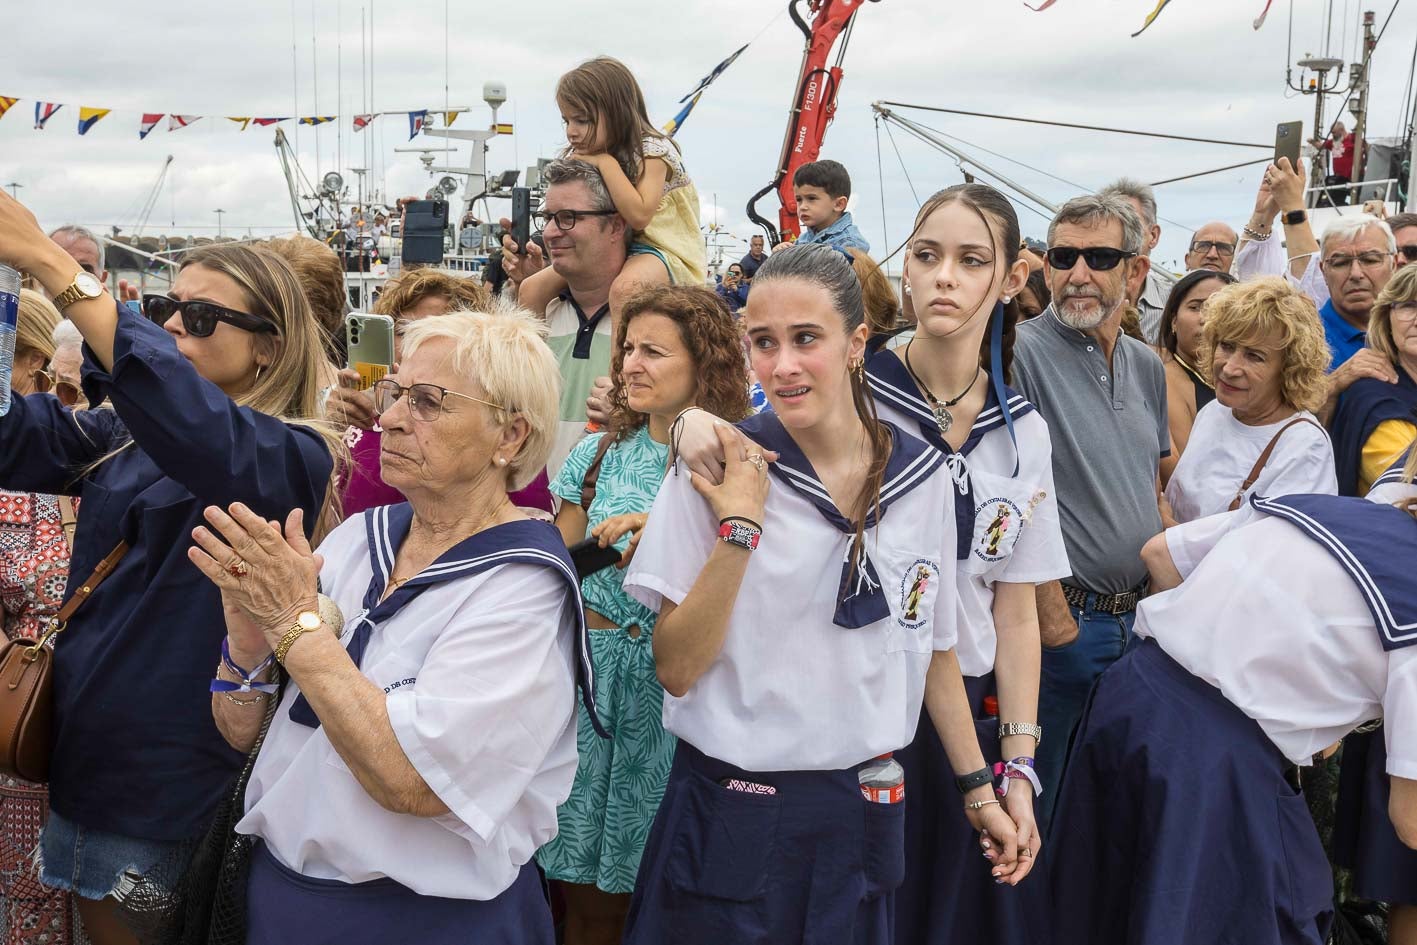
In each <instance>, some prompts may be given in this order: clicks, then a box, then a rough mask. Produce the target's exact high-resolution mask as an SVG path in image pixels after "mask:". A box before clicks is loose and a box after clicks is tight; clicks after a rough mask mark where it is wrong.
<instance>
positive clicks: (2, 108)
mask: <svg viewBox="0 0 1417 945" xmlns="http://www.w3.org/2000/svg"><path fill="white" fill-rule="evenodd" d="M18 101H19V99H17V98H9V97H7V96H4V95H0V118H4V117H5V113H6V112H8V111H9V110H10V109H11V108H12V107H13V106H14V104H15V103H16V102H18Z"/></svg>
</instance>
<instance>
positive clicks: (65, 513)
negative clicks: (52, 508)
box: [56, 495, 79, 555]
mask: <svg viewBox="0 0 1417 945" xmlns="http://www.w3.org/2000/svg"><path fill="white" fill-rule="evenodd" d="M56 498H57V499H58V500H59V522H60V524H61V525H62V526H63V528H64V540H65V541H67V542H68V543H69V554H71V555H72V554H73V553H74V532H75V531H76V530H77V529H78V527H79V518H78V516H77V515H75V514H74V500H73V499H72V498H70V497H69V496H67V495H61V496H57V497H56Z"/></svg>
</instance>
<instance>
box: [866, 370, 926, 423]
mask: <svg viewBox="0 0 1417 945" xmlns="http://www.w3.org/2000/svg"><path fill="white" fill-rule="evenodd" d="M867 377H868V379H869V381H870V385H871V392H872V393H874V394H875V395H876V396H877V397H879V398H881V399H882V400H884V401H887V402H888V403H891V404H894V405H895V406H896V407H898V408H900V409H901V410H903V411H905V412H906V413H908V414H910V415H911V416H913V417H915V418H916V419H918V420H919V421H920V422H921V423H934V422H935V415H934V414H933V413H931V412H930V410H929V408H928V407H926V406H925V401H923V400H922V399H921V398H920V396H919V395H918V394H915V393H913V392H911V391H905V390H901V389H900V388H899V387H897V386H896V385H894V384H892V383H890V382H889V381H887V380H885V379H884V378H882V377H880V376H878V375H875V374H868V375H867Z"/></svg>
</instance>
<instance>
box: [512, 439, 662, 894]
mask: <svg viewBox="0 0 1417 945" xmlns="http://www.w3.org/2000/svg"><path fill="white" fill-rule="evenodd" d="M604 435H606V434H600V435H596V436H588V437H586V438H585V439H583V440H581V441H580V443H578V444H577V445H576V447H575V448H574V449H573V450H571V455H570V456H568V457H567V458H566V462H565V465H563V466H562V467H561V472H560V474H559V475H557V477H556V479H555V481H553V482H552V483H551V491H552V492H553V493H555V494H556V495H558V496H560V497H561V498H562V499H563V500H565V501H568V502H576V503H579V502H580V499H581V482H582V480H583V479H584V478H585V474H586V470H587V469H588V468H589V467H590V464H591V462H593V461H594V459H595V452H596V450H597V449H598V448H599V446H600V437H601V436H604ZM668 459H669V447H668V446H666V445H664V444H662V443H656V442H655V441H654V440H653V439H651V438H650V435H649V429H648V427H640V429H639V430H637V431H636V432H635V433H634V434H632V435H631V436H630V437H629V438H627V439H625V440H624V441H622V442H620V443H617V444H615V445H614V446H612V447H610V449H609V450H608V451H607V452H606V454H605V458H604V460H602V461H601V464H600V479H599V481H598V482H597V484H596V491H595V499H594V500H593V501H592V502H591V504H590V508H589V509H587V510H586V511H587V518H588V523H587V526H586V537H589V536H590V530H591V529H592V528H594V527H595V526H596V525H597V524H599V523H600V522H602V521H604V520H605V519H607V518H611V517H612V516H615V515H623V514H626V513H630V512H648V511H649V509H650V506H651V505H653V504H654V497H655V495H656V494H657V493H658V492H659V484H660V482H662V481H663V479H664V471H665V466H666V465H667V464H668ZM628 544H629V538H628V537H626V538H624V539H622V540H621V541H620V542H618V543H617V544H616V547H617V548H619V549H621V550H622V551H623V550H624V548H625V546H626V545H628ZM624 577H625V572H624V571H622V570H620V569H619V568H606V569H604V570H602V571H598V572H596V573H595V574H592V575H591V576H590V577H588V578H586V579H585V580H584V581H583V582H581V593H582V596H583V597H584V598H585V605H586V607H587V608H589V609H590V610H593V611H595V612H596V613H598V614H600V615H601V616H603V617H606V618H607V619H609V620H610V621H612V622H614V623H615V624H616V625H617V628H618V629H614V630H592V631H590V648H591V655H592V658H593V659H594V660H595V677H596V685H597V689H598V691H597V693H596V709H597V711H598V712H599V714H600V718H601V720H602V721H603V722H604V723H605V726H606V728H607V729H608V730H609V731H610V734H611V735H612V736H613V737H612V738H610V739H602V738H599V737H597V736H596V734H595V731H594V730H593V729H592V728H591V726H590V720H589V719H588V718H587V716H586V712H585V708H584V707H583V706H580V705H579V703H577V711H578V713H579V718H578V721H577V747H578V748H579V750H580V764H579V765H578V766H577V768H576V778H575V781H574V783H572V785H571V796H570V797H569V798H567V800H566V803H564V804H562V805H561V807H560V809H559V810H558V811H557V814H556V820H557V827H558V831H557V834H556V837H555V838H554V839H553V840H552V841H551V842H550V843H548V844H546V846H544V847H542V848H541V849H540V851H538V852H537V854H536V858H537V861H538V862H539V863H540V864H541V868H542V869H544V870H545V871H546V875H547V876H548V877H550V878H551V879H558V880H561V881H563V882H568V883H579V884H583V885H595V886H598V887H599V888H600V889H602V890H604V891H605V892H609V893H628V892H632V891H633V890H634V888H635V874H636V873H638V872H639V868H640V855H641V854H642V853H643V852H644V847H645V839H646V838H647V837H648V836H649V828H650V824H652V823H653V822H654V815H655V813H656V812H657V811H658V810H659V802H660V799H661V798H662V797H663V796H664V785H665V782H666V780H667V779H668V777H669V767H670V764H671V763H672V761H673V759H674V743H675V739H674V736H673V735H670V734H669V733H668V732H666V731H665V730H664V725H663V723H662V710H663V706H664V690H663V689H662V688H661V687H660V685H659V677H658V676H656V675H655V671H654V650H653V649H652V647H651V640H652V638H653V636H654V621H655V616H656V615H655V612H654V611H652V610H649V609H647V608H646V607H645V606H644V605H643V604H640V603H639V602H638V601H635V600H633V599H631V598H630V597H629V596H628V595H626V594H625V592H624V591H623V590H622V589H621V582H622V581H623V580H624ZM632 626H637V627H639V635H638V636H631V634H630V631H629V628H630V627H632Z"/></svg>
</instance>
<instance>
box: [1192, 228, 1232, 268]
mask: <svg viewBox="0 0 1417 945" xmlns="http://www.w3.org/2000/svg"><path fill="white" fill-rule="evenodd" d="M1239 241H1240V237H1239V234H1237V233H1236V232H1235V231H1234V230H1232V229H1231V228H1230V225H1229V224H1227V223H1221V222H1220V221H1219V220H1216V221H1214V222H1211V223H1207V224H1206V225H1205V226H1203V227H1201V228H1200V229H1199V230H1196V234H1195V236H1193V237H1191V248H1190V251H1189V252H1187V253H1186V271H1187V272H1194V271H1196V270H1197V269H1209V270H1210V271H1211V272H1229V271H1230V263H1231V262H1233V261H1234V259H1235V244H1236V243H1238V242H1239Z"/></svg>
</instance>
